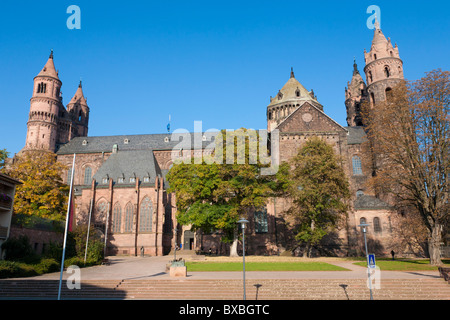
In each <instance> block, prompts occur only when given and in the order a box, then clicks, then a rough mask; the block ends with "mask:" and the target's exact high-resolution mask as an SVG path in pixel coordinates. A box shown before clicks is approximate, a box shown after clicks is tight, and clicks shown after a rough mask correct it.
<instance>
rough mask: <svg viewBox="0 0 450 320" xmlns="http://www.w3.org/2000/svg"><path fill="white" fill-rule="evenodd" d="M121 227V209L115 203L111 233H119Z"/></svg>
mask: <svg viewBox="0 0 450 320" xmlns="http://www.w3.org/2000/svg"><path fill="white" fill-rule="evenodd" d="M121 226H122V208H121V207H120V204H118V203H116V204H115V206H114V211H113V225H112V227H113V228H112V229H113V230H112V231H113V232H120V230H121Z"/></svg>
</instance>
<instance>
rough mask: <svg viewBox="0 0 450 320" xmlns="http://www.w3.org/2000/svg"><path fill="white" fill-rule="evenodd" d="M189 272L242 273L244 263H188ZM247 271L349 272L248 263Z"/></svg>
mask: <svg viewBox="0 0 450 320" xmlns="http://www.w3.org/2000/svg"><path fill="white" fill-rule="evenodd" d="M186 266H187V270H189V271H242V269H243V268H242V262H192V261H186ZM245 270H246V271H348V269H345V268H342V267H338V266H335V265H332V264H329V263H326V262H246V263H245Z"/></svg>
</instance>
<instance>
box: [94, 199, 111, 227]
mask: <svg viewBox="0 0 450 320" xmlns="http://www.w3.org/2000/svg"><path fill="white" fill-rule="evenodd" d="M107 211H108V203H107V202H106V200H104V199H102V200H100V201H99V202H98V203H97V210H96V213H95V217H94V220H95V222H94V223H97V224H103V223H105V221H106V213H107Z"/></svg>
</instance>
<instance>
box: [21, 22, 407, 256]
mask: <svg viewBox="0 0 450 320" xmlns="http://www.w3.org/2000/svg"><path fill="white" fill-rule="evenodd" d="M364 58H365V67H364V75H365V79H364V78H363V76H362V75H361V74H360V72H359V70H358V66H357V65H356V62H355V63H354V65H353V76H352V78H351V80H350V81H349V82H348V84H347V87H346V88H345V106H346V112H347V126H342V125H340V124H339V123H337V122H336V121H335V120H333V119H332V118H330V117H329V116H328V115H327V114H326V109H325V108H324V106H323V105H322V104H321V103H320V102H319V99H318V97H317V96H316V95H315V93H314V91H313V90H307V89H306V88H305V87H304V86H303V85H302V84H301V83H300V82H299V81H298V80H297V79H296V78H295V74H294V71H293V70H292V69H291V73H290V77H289V79H288V80H287V82H286V83H285V85H284V86H283V87H282V88H281V89H280V90H279V91H278V92H277V93H276V95H275V96H274V97H271V98H270V103H269V105H268V106H267V109H266V115H267V132H268V133H271V132H273V131H274V130H278V132H279V134H278V139H279V141H278V142H279V155H280V161H287V160H288V159H290V158H291V157H293V156H295V155H296V154H297V153H298V151H299V149H300V148H301V147H302V145H303V144H304V143H305V141H306V140H308V139H309V138H310V137H312V136H318V137H320V138H321V139H323V140H324V141H326V142H327V143H329V144H330V145H331V146H332V147H333V149H334V151H335V152H336V154H337V155H339V156H341V157H342V158H343V159H344V164H343V166H344V168H343V169H344V171H345V173H346V175H347V177H348V179H349V182H350V187H351V192H352V195H353V196H352V201H351V209H350V211H349V212H348V215H347V219H346V223H345V226H342V227H341V228H340V229H339V230H338V232H337V234H336V235H334V236H333V237H331V236H330V237H329V239H327V241H326V242H325V243H324V244H323V245H322V248H321V250H322V252H321V253H322V254H323V253H324V252H325V253H326V254H331V255H340V256H347V255H350V256H351V255H358V254H361V252H363V250H364V242H363V240H362V239H363V238H362V232H361V230H360V228H359V227H358V225H359V224H361V223H368V224H369V225H370V227H369V228H368V234H367V236H368V238H369V240H370V243H371V245H372V247H371V248H370V249H371V250H372V251H373V252H375V251H376V252H378V253H381V254H386V253H387V252H389V251H390V249H389V248H388V241H389V239H390V236H391V233H392V225H391V219H390V217H391V213H390V206H389V205H388V204H387V203H386V202H384V201H382V200H381V199H379V198H377V197H376V196H375V194H374V193H373V192H372V191H371V190H369V189H367V188H366V186H365V182H366V181H367V178H368V177H369V176H371V174H372V172H371V171H370V170H367V169H365V168H366V167H365V166H364V165H363V161H362V159H363V158H364V157H363V150H362V143H363V142H364V141H365V137H366V134H365V131H364V127H363V126H362V119H361V105H362V103H364V102H368V103H370V104H371V106H372V107H376V106H375V105H376V103H377V102H379V101H382V100H385V99H386V94H387V93H388V92H389V90H391V88H393V86H394V85H395V84H396V83H397V82H399V81H401V80H403V62H402V60H401V59H400V57H399V50H398V47H397V45H395V46H393V45H392V43H391V40H390V39H389V38H386V37H385V36H384V34H383V32H382V31H381V29H380V28H379V26H376V27H375V29H374V37H373V40H372V46H371V48H370V51H369V52H366V50H364ZM349 69H350V68H349ZM349 71H350V70H349ZM61 85H62V83H61V81H60V80H59V78H58V72H57V71H56V69H55V65H54V61H53V52H52V53H51V54H50V57H49V59H48V61H47V63H46V64H45V66H44V68H43V69H42V71H41V72H40V73H39V74H38V75H37V76H36V77H35V78H34V89H33V96H32V98H31V100H30V113H29V119H28V123H27V129H28V131H27V137H26V143H25V147H24V149H23V150H22V151H26V150H36V149H39V150H47V151H51V152H54V153H56V155H57V159H58V161H59V162H61V163H63V164H65V165H66V166H67V171H66V172H65V173H64V174H63V181H64V182H66V183H68V184H69V183H70V179H71V172H72V168H71V167H72V161H73V155H74V154H76V162H75V169H74V177H73V178H74V188H75V189H74V194H75V214H74V215H73V217H72V218H73V223H74V224H76V225H80V224H86V223H88V222H89V221H90V222H91V223H92V224H93V225H94V226H95V228H96V229H97V230H98V231H99V232H101V233H102V235H103V236H104V237H106V238H105V242H106V244H107V254H108V255H140V254H145V255H152V256H156V255H166V254H169V252H170V251H171V250H173V248H174V247H175V245H178V246H179V247H181V250H193V251H197V252H214V253H218V254H228V253H229V246H228V245H226V244H223V243H221V242H220V237H221V234H220V231H217V232H213V233H211V234H204V233H202V232H200V231H198V232H193V231H191V230H190V227H189V226H181V225H178V224H177V222H176V212H177V208H176V201H175V199H174V195H173V194H170V193H168V192H167V190H168V182H167V181H166V179H165V177H166V174H167V172H168V171H169V169H170V167H171V165H172V163H173V153H174V152H176V153H177V154H178V156H179V157H183V156H185V155H186V154H192V153H193V152H194V150H187V149H186V150H184V149H177V145H178V143H179V142H178V141H172V139H171V135H170V133H165V134H164V133H163V134H145V135H120V136H97V137H90V136H88V123H89V107H88V105H87V100H86V98H85V97H84V94H83V90H82V85H81V82H80V85H79V86H78V88H77V90H76V92H75V95H74V96H73V98H72V99H71V100H70V102H69V103H68V104H67V106H66V107H65V106H64V105H63V103H62V97H61V93H60V89H61ZM207 140H208V139H202V148H203V150H204V151H203V152H206V151H207V148H208V145H210V144H211V143H210V142H208V141H207ZM191 145H193V144H191ZM287 205H288V201H287V199H284V198H271V199H269V200H268V202H267V205H266V207H265V208H263V209H262V210H258V211H256V210H255V212H253V213H252V214H250V216H249V217H247V219H248V220H249V221H250V223H249V226H248V228H247V229H246V252H247V253H248V254H253V255H273V254H280V253H282V252H283V251H285V250H293V249H294V248H295V246H293V241H292V235H291V234H290V231H289V230H288V228H287V226H286V223H285V218H284V216H283V212H284V211H285V210H286V208H287Z"/></svg>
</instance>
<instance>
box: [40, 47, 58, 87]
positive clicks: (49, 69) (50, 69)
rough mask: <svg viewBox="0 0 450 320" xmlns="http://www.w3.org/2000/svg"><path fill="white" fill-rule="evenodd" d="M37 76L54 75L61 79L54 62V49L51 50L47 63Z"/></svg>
mask: <svg viewBox="0 0 450 320" xmlns="http://www.w3.org/2000/svg"><path fill="white" fill-rule="evenodd" d="M37 77H53V78H56V79H58V80H59V77H58V72H57V71H56V69H55V64H54V63H53V50H52V51H51V52H50V56H49V58H48V60H47V63H46V64H45V66H44V68H42V70H41V72H39V74H38V75H37Z"/></svg>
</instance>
